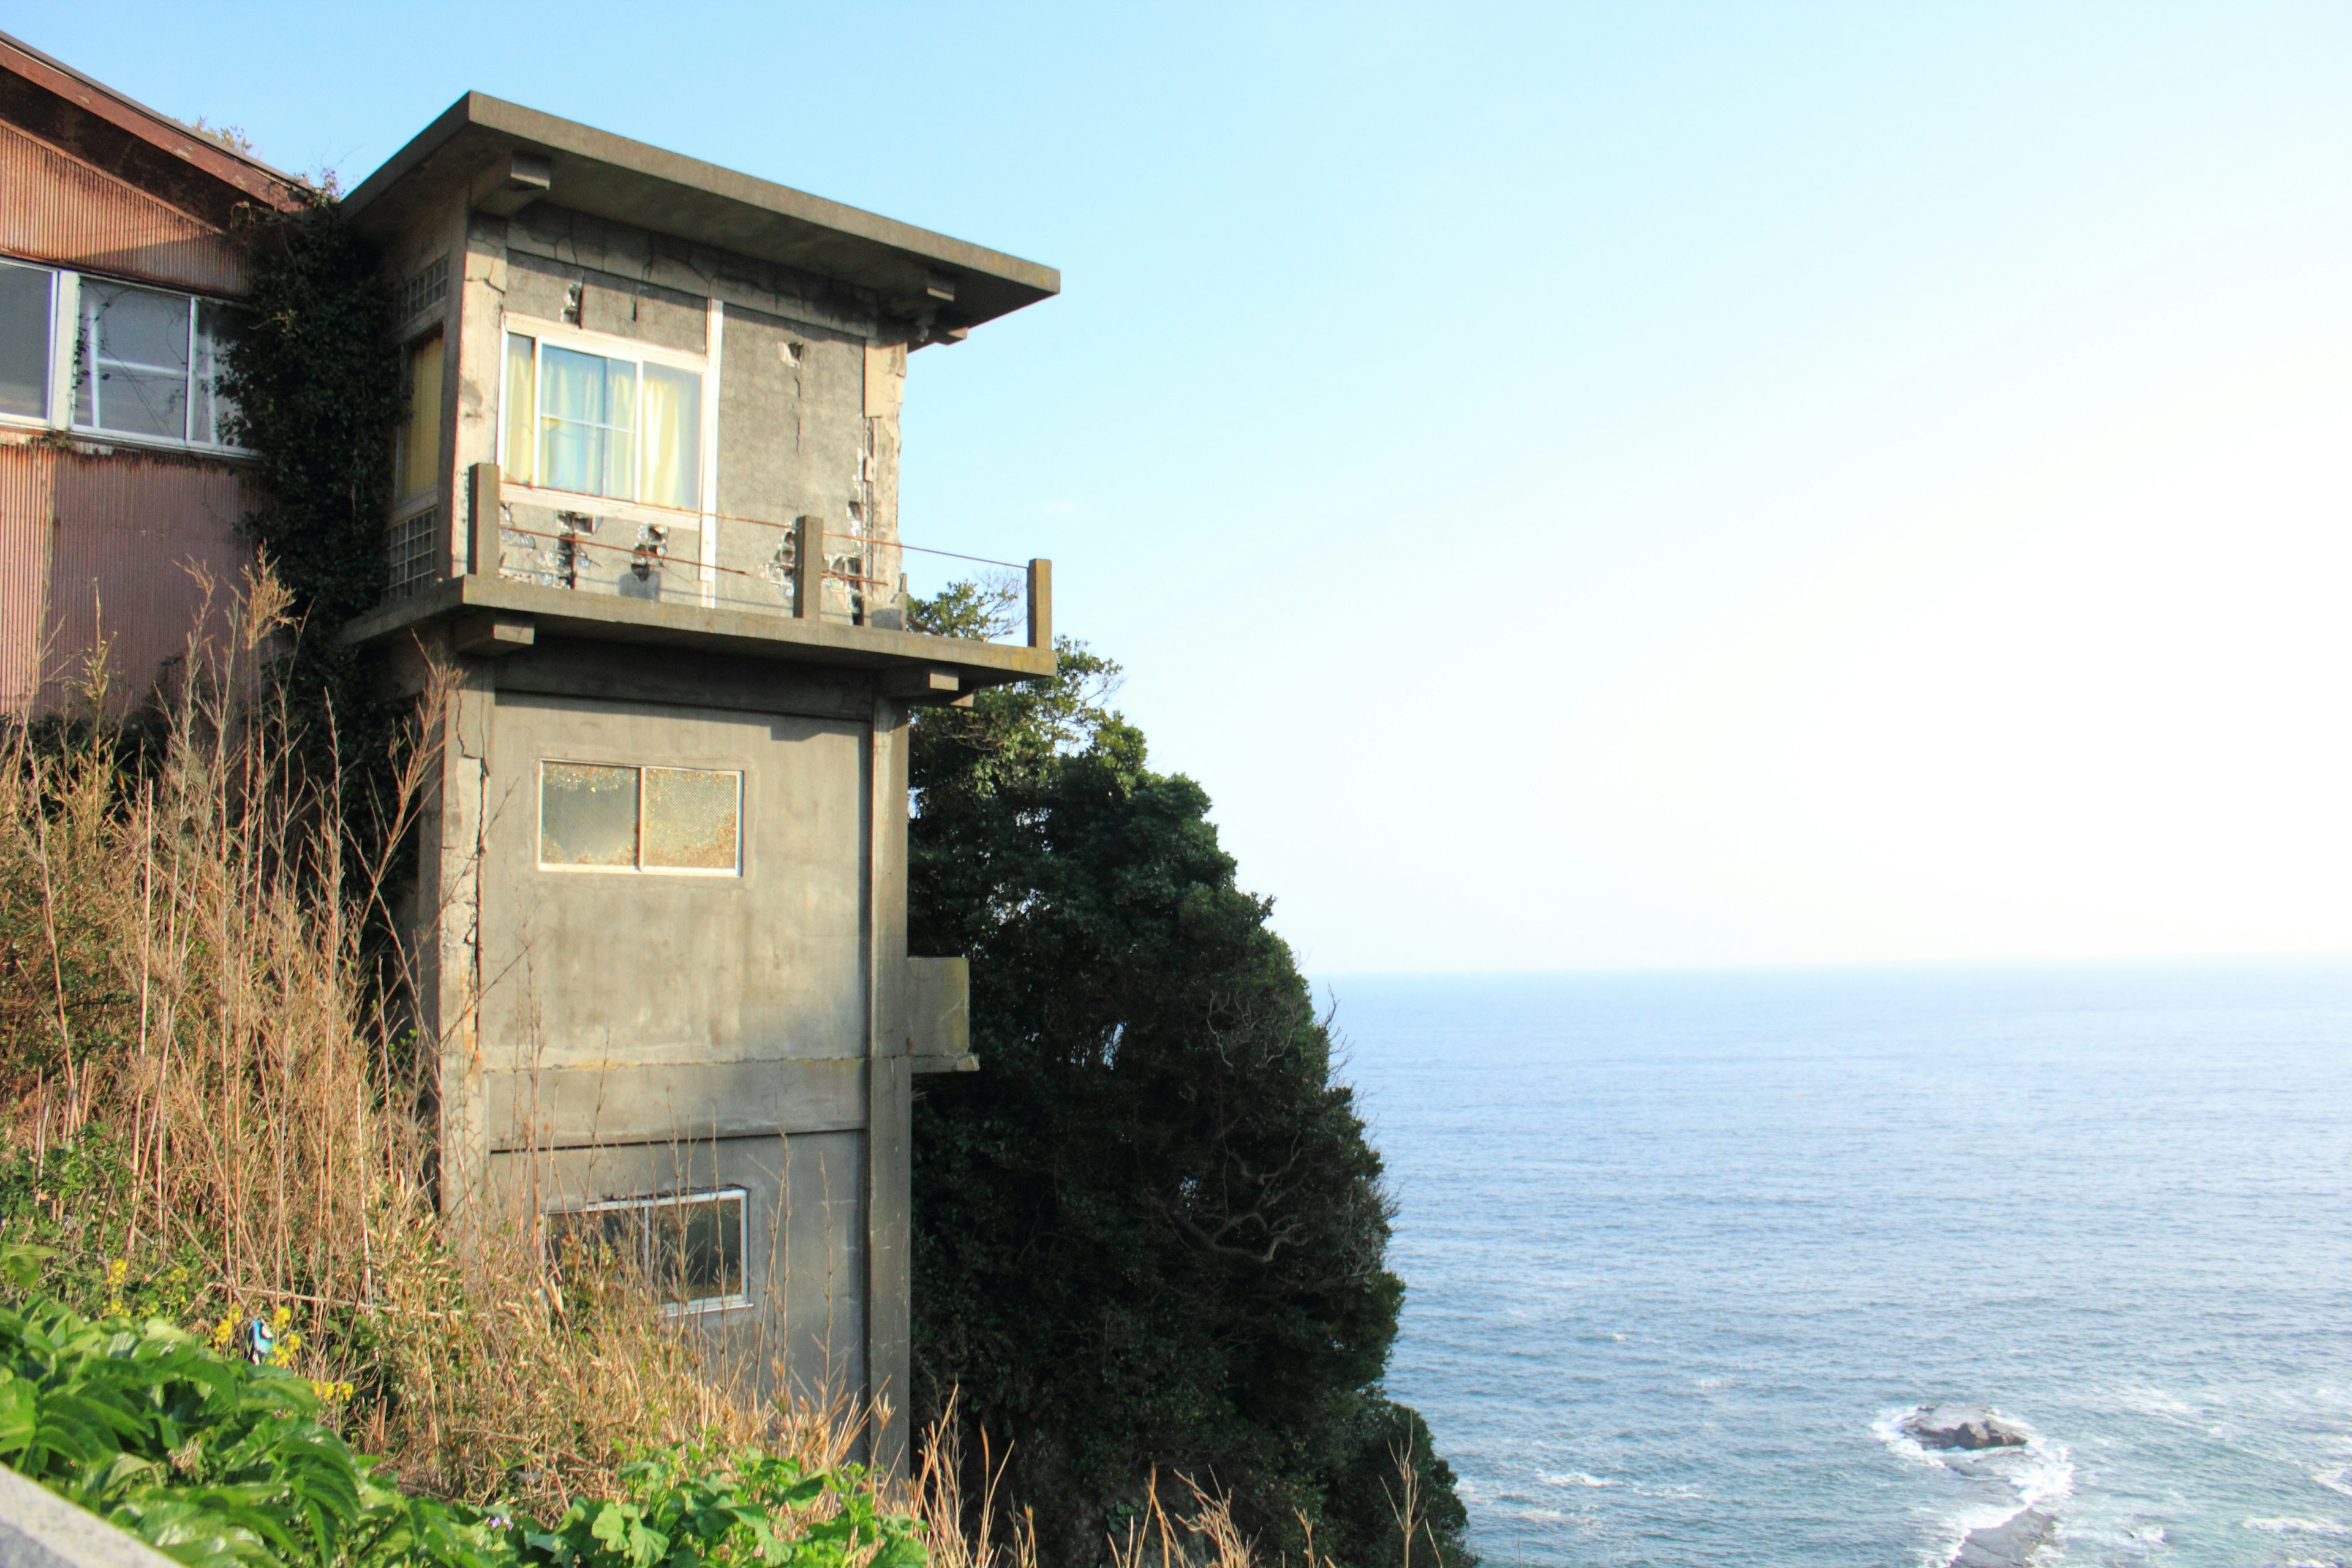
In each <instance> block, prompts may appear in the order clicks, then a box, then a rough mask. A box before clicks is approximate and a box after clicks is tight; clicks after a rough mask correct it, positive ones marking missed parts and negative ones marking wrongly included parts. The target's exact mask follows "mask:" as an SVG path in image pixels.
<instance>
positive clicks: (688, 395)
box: [645, 364, 702, 509]
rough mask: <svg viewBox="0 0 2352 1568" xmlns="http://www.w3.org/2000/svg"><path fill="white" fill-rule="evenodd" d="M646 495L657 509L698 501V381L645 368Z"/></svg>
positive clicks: (684, 372)
mask: <svg viewBox="0 0 2352 1568" xmlns="http://www.w3.org/2000/svg"><path fill="white" fill-rule="evenodd" d="M645 412H646V422H645V423H646V493H645V499H646V500H648V501H650V502H652V503H653V504H654V505H656V506H675V507H683V508H688V509H691V508H693V507H695V506H698V505H699V504H700V503H701V499H702V482H701V472H702V377H700V376H698V375H697V374H694V373H693V372H692V371H690V370H672V369H670V368H669V367H668V366H667V365H658V364H649V365H647V366H646V401H645Z"/></svg>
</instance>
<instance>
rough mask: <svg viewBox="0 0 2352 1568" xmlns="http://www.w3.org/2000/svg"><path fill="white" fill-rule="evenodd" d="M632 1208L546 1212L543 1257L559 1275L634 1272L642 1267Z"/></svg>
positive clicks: (637, 1215)
mask: <svg viewBox="0 0 2352 1568" xmlns="http://www.w3.org/2000/svg"><path fill="white" fill-rule="evenodd" d="M643 1223H644V1215H642V1214H641V1213H639V1212H638V1211H636V1210H635V1209H626V1208H610V1209H589V1210H586V1211H584V1212H583V1211H581V1210H576V1209H574V1210H567V1211H565V1212H562V1213H560V1214H551V1215H548V1216H547V1260H548V1262H549V1263H550V1264H551V1265H553V1266H554V1268H555V1271H556V1273H557V1274H558V1275H559V1276H562V1277H568V1278H571V1279H577V1280H581V1281H583V1282H585V1281H586V1280H588V1279H599V1278H610V1277H612V1276H614V1275H630V1274H635V1272H636V1271H637V1270H638V1269H639V1268H643V1267H644V1264H645V1259H644V1257H643V1249H642V1247H641V1237H640V1236H639V1227H640V1226H642V1224H643Z"/></svg>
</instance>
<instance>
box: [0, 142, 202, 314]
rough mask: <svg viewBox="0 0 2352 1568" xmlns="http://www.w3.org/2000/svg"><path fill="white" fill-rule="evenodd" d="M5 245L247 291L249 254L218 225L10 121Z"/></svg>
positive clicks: (3, 172)
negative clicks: (60, 148) (53, 145)
mask: <svg viewBox="0 0 2352 1568" xmlns="http://www.w3.org/2000/svg"><path fill="white" fill-rule="evenodd" d="M0 252H5V253H6V254H8V255H11V256H22V257H27V258H33V259H36V260H40V261H55V262H60V263H63V264H65V265H67V266H69V267H86V268H89V269H91V270H92V271H96V272H110V273H115V274H118V275H120V276H122V277H125V278H142V279H148V280H150V281H152V282H156V283H169V284H173V285H175V286H177V287H179V288H183V289H190V290H193V291H195V292H200V293H210V294H241V293H243V292H244V291H245V286H246V274H245V258H244V255H243V254H242V252H241V251H240V250H239V249H238V247H236V246H235V245H234V244H232V243H230V241H229V240H228V238H227V237H226V236H224V235H223V234H222V233H221V232H220V231H219V230H218V229H215V228H214V227H213V226H211V225H209V224H207V223H205V222H203V221H201V220H199V219H197V218H194V217H191V216H188V215H187V214H186V213H184V212H182V211H180V210H179V209H178V208H177V207H174V206H171V205H166V204H165V203H163V202H160V201H157V200H156V199H155V198H154V197H153V196H151V195H147V194H146V193H145V192H143V191H142V190H140V189H139V188H138V187H136V186H134V185H129V184H124V183H123V182H122V181H121V180H118V179H116V178H114V177H113V176H112V175H111V174H104V173H102V172H101V171H100V170H97V169H94V168H92V167H90V165H89V164H88V163H83V162H82V161H81V160H80V159H79V158H76V157H74V156H72V155H71V154H70V153H63V152H60V151H58V149H57V148H55V147H52V146H50V145H49V144H48V143H47V142H43V141H42V140H40V139H39V138H38V137H36V136H31V135H27V134H26V132H23V131H22V130H19V129H18V128H17V127H16V126H13V125H8V124H5V123H0Z"/></svg>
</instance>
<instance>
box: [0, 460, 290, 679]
mask: <svg viewBox="0 0 2352 1568" xmlns="http://www.w3.org/2000/svg"><path fill="white" fill-rule="evenodd" d="M248 504H249V497H248V495H247V486H246V480H245V478H244V476H243V474H242V473H240V472H239V471H238V470H237V469H236V468H235V467H233V466H231V465H229V464H226V463H219V462H206V461H202V460H198V459H192V458H174V457H162V456H156V457H149V456H142V455H136V454H132V453H128V452H123V451H121V450H116V451H114V452H111V453H89V452H79V451H74V450H69V449H61V448H59V447H53V446H48V445H37V444H34V443H31V442H23V443H16V444H12V445H7V446H0V704H5V707H6V709H7V710H8V711H10V712H14V713H23V712H26V711H27V710H31V711H34V712H51V711H54V710H57V709H59V708H62V707H66V706H68V705H69V704H71V703H72V702H73V701H74V700H76V698H77V697H78V695H79V691H80V689H81V686H82V684H83V681H84V679H86V673H87V669H88V664H89V656H90V654H91V653H92V652H93V651H94V650H95V649H96V648H97V647H98V643H99V638H100V635H101V633H102V634H103V635H104V636H105V637H106V638H107V640H108V642H109V644H110V647H109V649H108V655H107V663H108V668H109V669H110V692H111V700H110V706H112V707H114V708H117V709H121V708H124V707H128V706H131V705H134V704H136V703H137V702H138V701H139V700H141V699H142V698H144V697H145V696H146V695H147V693H148V692H149V691H150V690H152V689H153V687H154V684H155V681H156V679H157V678H158V677H159V676H160V675H162V674H163V671H164V669H165V667H166V666H167V665H170V664H171V663H172V662H173V661H174V660H176V659H178V658H181V657H182V656H183V655H184V653H185V651H186V648H187V643H188V637H189V635H190V634H191V633H192V632H194V631H195V630H196V629H197V623H198V618H199V617H200V616H203V615H204V614H205V587H204V584H203V583H202V582H201V581H200V578H199V574H209V576H210V577H211V579H212V581H213V584H214V589H213V599H212V609H211V616H212V619H211V623H210V625H209V626H207V627H206V628H205V629H206V630H207V631H208V632H217V631H218V630H220V629H221V627H222V626H223V625H224V624H225V622H226V608H227V603H228V599H229V596H230V595H231V594H233V593H235V592H236V591H239V590H241V589H242V588H243V586H244V581H243V574H244V572H245V569H246V567H247V565H248V564H250V563H251V562H252V560H253V552H251V551H250V550H249V549H247V546H246V545H245V543H244V542H243V541H242V540H241V539H239V538H238V536H237V531H236V530H237V522H238V520H239V519H240V518H241V517H242V516H243V515H244V512H245V509H246V507H247V505H248Z"/></svg>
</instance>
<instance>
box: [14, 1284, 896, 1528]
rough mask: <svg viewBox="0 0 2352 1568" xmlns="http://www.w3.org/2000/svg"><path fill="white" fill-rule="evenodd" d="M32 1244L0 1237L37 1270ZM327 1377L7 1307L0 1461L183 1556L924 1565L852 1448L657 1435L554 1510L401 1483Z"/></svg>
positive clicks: (152, 1328) (170, 1336) (124, 1327)
mask: <svg viewBox="0 0 2352 1568" xmlns="http://www.w3.org/2000/svg"><path fill="white" fill-rule="evenodd" d="M44 1256H45V1253H44V1251H43V1249H40V1248H35V1247H10V1248H5V1249H0V1275H5V1277H6V1278H7V1279H8V1280H9V1282H10V1283H11V1284H13V1285H14V1286H15V1287H16V1288H17V1289H19V1290H30V1289H34V1288H35V1286H36V1283H37V1275H38V1272H39V1268H40V1264H41V1260H42V1258H44ZM347 1392H348V1391H347V1390H332V1389H320V1388H317V1387H314V1386H313V1385H311V1384H309V1383H308V1382H306V1381H305V1380H304V1379H302V1378H299V1377H298V1376H296V1375H295V1374H294V1373H290V1372H287V1371H284V1370H281V1369H279V1368H277V1367H271V1366H254V1365H249V1364H247V1363H244V1362H241V1361H235V1360H231V1359H229V1358H227V1357H226V1356H222V1355H219V1354H216V1353H215V1352H213V1350H212V1349H211V1348H209V1347H208V1346H206V1345H205V1344H204V1343H203V1342H200V1341H199V1340H197V1339H196V1338H195V1337H194V1335H192V1334H189V1333H188V1332H186V1331H184V1330H182V1329H178V1328H175V1327H173V1325H171V1324H169V1323H166V1322H163V1321H160V1320H149V1321H145V1322H134V1321H131V1320H130V1319H128V1318H111V1319H106V1320H102V1321H90V1320H89V1319H86V1318H83V1317H81V1316H80V1315H79V1314H77V1313H75V1312H73V1311H70V1310H68V1309H66V1308H64V1307H61V1306H58V1305H57V1304H55V1303H54V1302H50V1301H45V1300H36V1301H34V1302H33V1303H32V1304H29V1305H25V1306H20V1307H15V1308H5V1307H0V1460H5V1462H6V1463H7V1464H9V1465H10V1466H12V1467H14V1468H16V1470H18V1471H20V1472H21V1473H22V1474H24V1475H25V1476H26V1477H27V1478H28V1479H32V1480H34V1481H37V1482H38V1483H40V1484H41V1485H42V1486H45V1487H47V1488H48V1489H50V1490H51V1491H53V1492H56V1493H57V1494H58V1496H60V1497H63V1498H65V1499H67V1500H68V1501H71V1502H74V1503H77V1504H79V1506H81V1507H82V1508H85V1509H88V1510H89V1511H90V1512H92V1513H95V1514H97V1515H99V1516H100V1517H101V1518H103V1519H106V1520H109V1521H111V1522H112V1523H114V1524H115V1525H117V1526H118V1527H120V1528H121V1529H122V1530H125V1531H129V1532H130V1533H131V1534H132V1535H135V1536H138V1537H139V1538H140V1539H142V1540H143V1541H145V1542H148V1543H149V1544H150V1545H152V1546H153V1547H155V1548H156V1549H158V1550H159V1551H161V1552H164V1553H166V1554H167V1555H169V1556H172V1557H173V1558H176V1559H177V1560H179V1561H180V1562H182V1563H186V1564H188V1568H233V1565H236V1568H244V1565H250V1568H294V1565H298V1564H299V1565H303V1568H697V1565H698V1564H704V1563H711V1564H726V1565H730V1568H736V1565H740V1568H751V1564H754V1563H757V1564H760V1565H761V1568H920V1565H921V1564H922V1563H923V1562H924V1561H925V1552H924V1549H923V1543H922V1540H921V1534H920V1531H919V1526H917V1524H916V1523H915V1522H914V1521H912V1520H911V1519H909V1518H908V1517H906V1516H904V1515H902V1514H899V1513H896V1512H893V1511H888V1510H885V1509H883V1508H882V1507H880V1506H879V1505H878V1503H877V1498H876V1494H875V1491H874V1489H873V1487H872V1486H871V1485H870V1484H869V1482H868V1479H867V1478H866V1476H865V1474H864V1473H863V1472H862V1471H860V1470H858V1469H857V1468H855V1467H850V1468H844V1469H841V1470H838V1471H825V1470H819V1471H815V1472H810V1471H808V1470H806V1469H805V1468H803V1466H802V1465H800V1464H799V1463H798V1462H796V1461H795V1460H793V1459H791V1458H780V1457H778V1456H775V1455H772V1454H768V1453H764V1452H761V1451H760V1450H757V1449H754V1448H748V1447H727V1446H723V1445H721V1444H719V1443H717V1442H715V1441H712V1442H704V1443H700V1444H695V1445H689V1446H687V1447H679V1448H675V1449H669V1450H665V1451H660V1452H656V1453H653V1454H650V1455H648V1456H646V1458H642V1459H640V1460H639V1461H638V1462H636V1463H635V1464H632V1465H630V1466H628V1467H627V1468H625V1469H624V1470H623V1471H622V1472H621V1480H622V1488H623V1495H622V1496H620V1497H618V1498H595V1499H579V1500H574V1501H573V1502H572V1505H571V1506H570V1507H569V1508H568V1509H567V1510H565V1511H564V1513H563V1515H562V1518H560V1519H558V1520H557V1521H555V1522H554V1523H553V1524H551V1525H546V1526H541V1525H540V1524H538V1523H536V1522H535V1521H531V1520H530V1519H529V1518H526V1517H524V1516H523V1515H521V1514H520V1512H513V1511H508V1510H499V1509H495V1508H491V1509H480V1508H474V1507H470V1506H467V1505H465V1504H461V1503H448V1502H443V1501H439V1500H433V1499H427V1498H415V1497H410V1496H407V1495H405V1494H404V1493H403V1492H401V1491H400V1490H398V1489H396V1488H394V1487H392V1486H390V1485H388V1484H387V1483H386V1482H384V1481H383V1480H382V1479H379V1478H378V1475H377V1473H376V1469H375V1466H374V1464H373V1461H371V1460H369V1459H366V1458H362V1457H361V1456H359V1455H357V1454H354V1453H353V1452H352V1450H351V1448H350V1447H348V1446H346V1445H345V1444H344V1443H343V1441H342V1440H341V1438H340V1437H338V1436H335V1435H334V1433H332V1432H331V1431H330V1430H328V1429H327V1427H326V1426H322V1425H321V1424H320V1421H319V1419H318V1415H319V1411H320V1397H321V1394H337V1393H345V1394H347Z"/></svg>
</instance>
